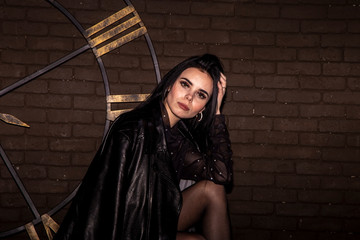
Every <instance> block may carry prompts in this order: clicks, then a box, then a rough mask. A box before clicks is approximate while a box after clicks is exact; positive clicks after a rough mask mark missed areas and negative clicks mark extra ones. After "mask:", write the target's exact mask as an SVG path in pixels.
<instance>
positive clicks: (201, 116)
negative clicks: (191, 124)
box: [197, 112, 203, 122]
mask: <svg viewBox="0 0 360 240" xmlns="http://www.w3.org/2000/svg"><path fill="white" fill-rule="evenodd" d="M198 114H200V117H198V118H199V119H198V120H197V121H198V122H201V120H202V119H203V113H202V112H199V113H198Z"/></svg>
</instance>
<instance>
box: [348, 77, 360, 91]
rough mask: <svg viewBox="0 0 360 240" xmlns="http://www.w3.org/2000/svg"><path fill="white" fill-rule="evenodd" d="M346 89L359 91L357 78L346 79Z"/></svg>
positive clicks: (359, 82)
mask: <svg viewBox="0 0 360 240" xmlns="http://www.w3.org/2000/svg"><path fill="white" fill-rule="evenodd" d="M348 87H349V88H350V89H351V90H355V91H356V90H360V79H359V78H348Z"/></svg>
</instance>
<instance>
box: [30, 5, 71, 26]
mask: <svg viewBox="0 0 360 240" xmlns="http://www.w3.org/2000/svg"><path fill="white" fill-rule="evenodd" d="M27 16H28V19H29V20H33V21H39V22H41V21H43V19H46V22H48V23H49V22H55V23H59V22H60V23H64V22H68V19H67V18H66V17H65V16H64V15H63V14H61V12H60V11H58V10H56V9H55V8H50V9H46V8H37V9H35V8H34V9H29V10H28V12H27Z"/></svg>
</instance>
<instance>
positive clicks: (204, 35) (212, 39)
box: [185, 30, 230, 44]
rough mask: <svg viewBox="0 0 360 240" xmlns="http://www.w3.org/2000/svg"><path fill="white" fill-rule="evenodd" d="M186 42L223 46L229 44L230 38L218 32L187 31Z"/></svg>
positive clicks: (225, 33)
mask: <svg viewBox="0 0 360 240" xmlns="http://www.w3.org/2000/svg"><path fill="white" fill-rule="evenodd" d="M185 38H186V42H190V43H202V44H204V43H213V44H225V43H229V42H230V36H229V33H228V32H225V31H219V30H208V31H207V30H203V31H201V32H199V31H198V30H187V31H186V36H185Z"/></svg>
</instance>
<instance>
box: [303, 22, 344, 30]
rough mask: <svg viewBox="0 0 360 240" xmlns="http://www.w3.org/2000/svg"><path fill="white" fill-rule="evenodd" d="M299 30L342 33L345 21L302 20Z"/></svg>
mask: <svg viewBox="0 0 360 240" xmlns="http://www.w3.org/2000/svg"><path fill="white" fill-rule="evenodd" d="M301 31H302V32H304V33H344V32H346V23H345V22H344V21H324V20H320V21H303V22H302V23H301Z"/></svg>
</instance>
